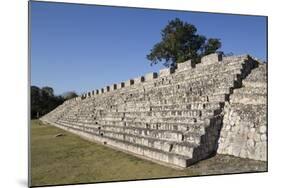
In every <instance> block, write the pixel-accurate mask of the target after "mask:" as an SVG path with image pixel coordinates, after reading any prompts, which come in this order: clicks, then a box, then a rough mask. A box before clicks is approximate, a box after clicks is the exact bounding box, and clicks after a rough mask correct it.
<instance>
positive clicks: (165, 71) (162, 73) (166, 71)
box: [159, 68, 175, 77]
mask: <svg viewBox="0 0 281 188" xmlns="http://www.w3.org/2000/svg"><path fill="white" fill-rule="evenodd" d="M174 72H175V69H173V68H165V69H161V70H160V71H159V77H163V76H169V75H170V74H172V73H174Z"/></svg>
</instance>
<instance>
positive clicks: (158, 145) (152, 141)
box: [61, 123, 198, 158]
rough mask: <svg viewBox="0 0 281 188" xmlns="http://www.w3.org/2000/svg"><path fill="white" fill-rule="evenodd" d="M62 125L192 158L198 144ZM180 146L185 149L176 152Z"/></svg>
mask: <svg viewBox="0 0 281 188" xmlns="http://www.w3.org/2000/svg"><path fill="white" fill-rule="evenodd" d="M61 125H62V126H65V127H68V128H71V129H75V130H78V131H81V132H87V133H89V134H95V135H99V136H101V137H103V138H104V137H107V138H110V139H116V140H119V141H125V142H127V143H131V144H137V145H139V146H142V147H147V148H151V149H159V150H162V151H169V153H171V154H176V155H182V156H185V157H186V156H187V157H189V158H190V156H192V152H193V148H195V147H197V146H198V144H196V143H191V142H181V143H178V142H174V141H169V140H161V139H157V138H148V137H143V136H140V135H131V134H126V133H119V132H113V131H101V132H100V133H98V134H97V132H95V131H96V130H95V129H93V128H92V129H91V128H88V129H85V128H84V127H83V126H75V127H72V126H69V125H68V124H63V123H62V124H61ZM170 145H173V146H174V147H175V148H177V149H175V148H174V150H173V149H171V148H170ZM179 148H185V151H182V149H181V151H182V153H176V152H178V150H179Z"/></svg>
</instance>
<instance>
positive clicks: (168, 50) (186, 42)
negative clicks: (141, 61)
mask: <svg viewBox="0 0 281 188" xmlns="http://www.w3.org/2000/svg"><path fill="white" fill-rule="evenodd" d="M161 35H162V40H161V41H160V42H158V43H156V44H155V45H154V47H153V48H152V49H151V52H150V53H149V54H148V55H147V59H148V60H150V61H151V65H153V64H157V63H158V62H161V61H163V60H164V63H163V64H164V65H165V66H166V67H170V66H172V67H173V66H175V65H176V64H177V63H181V62H184V61H187V60H190V59H192V60H194V61H199V60H200V58H201V57H202V56H204V55H208V54H211V53H214V52H216V50H217V49H219V48H220V47H221V42H220V40H219V39H216V38H209V39H208V40H207V38H206V37H205V36H203V35H199V34H197V29H196V27H195V26H194V25H192V24H189V23H186V22H183V21H181V20H180V19H178V18H176V19H174V20H172V21H169V23H168V25H167V26H166V27H165V28H164V29H163V30H162V32H161Z"/></svg>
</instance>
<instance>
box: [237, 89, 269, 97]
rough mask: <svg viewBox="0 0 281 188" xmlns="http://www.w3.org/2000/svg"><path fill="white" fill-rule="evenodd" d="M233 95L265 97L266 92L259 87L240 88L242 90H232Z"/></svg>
mask: <svg viewBox="0 0 281 188" xmlns="http://www.w3.org/2000/svg"><path fill="white" fill-rule="evenodd" d="M233 93H234V94H252V95H256V94H257V95H259V94H262V95H266V94H267V91H266V89H262V88H260V87H242V88H238V89H234V90H233Z"/></svg>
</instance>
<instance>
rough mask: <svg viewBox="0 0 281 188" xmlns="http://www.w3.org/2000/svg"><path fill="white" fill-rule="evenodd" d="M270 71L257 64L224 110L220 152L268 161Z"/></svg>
mask: <svg viewBox="0 0 281 188" xmlns="http://www.w3.org/2000/svg"><path fill="white" fill-rule="evenodd" d="M266 80H267V71H266V65H265V64H261V63H260V64H258V67H256V68H254V69H253V70H252V71H251V73H250V74H249V76H247V77H246V79H244V80H243V85H242V87H241V88H239V89H236V90H234V92H233V95H231V97H230V101H229V102H227V103H226V105H225V108H224V113H225V115H224V119H223V127H222V130H221V133H220V139H219V148H218V153H221V154H229V155H234V156H238V157H242V158H250V159H255V160H262V161H266V160H267V117H266V116H267V83H266Z"/></svg>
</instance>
